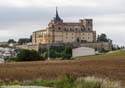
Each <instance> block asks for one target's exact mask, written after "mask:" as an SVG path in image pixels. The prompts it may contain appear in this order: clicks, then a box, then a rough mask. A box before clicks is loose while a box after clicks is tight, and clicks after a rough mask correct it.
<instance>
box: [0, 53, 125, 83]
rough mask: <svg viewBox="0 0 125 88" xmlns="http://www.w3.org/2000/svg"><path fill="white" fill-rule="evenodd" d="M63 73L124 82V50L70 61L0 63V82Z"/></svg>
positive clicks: (50, 77) (49, 76) (56, 75)
mask: <svg viewBox="0 0 125 88" xmlns="http://www.w3.org/2000/svg"><path fill="white" fill-rule="evenodd" d="M65 74H73V75H75V76H78V77H81V76H96V77H102V78H103V77H104V78H107V77H108V78H110V79H112V80H116V81H121V82H122V83H125V52H123V51H122V52H120V53H119V52H115V53H113V54H112V53H111V54H106V55H99V56H90V57H81V59H80V60H71V61H44V62H42V61H39V62H18V63H5V64H0V82H12V81H26V80H36V79H49V80H50V79H55V78H57V77H59V76H63V75H65Z"/></svg>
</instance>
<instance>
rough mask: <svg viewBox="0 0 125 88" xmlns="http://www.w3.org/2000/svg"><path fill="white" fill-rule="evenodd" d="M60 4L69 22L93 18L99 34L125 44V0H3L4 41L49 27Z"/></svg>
mask: <svg viewBox="0 0 125 88" xmlns="http://www.w3.org/2000/svg"><path fill="white" fill-rule="evenodd" d="M56 6H57V7H58V10H59V15H60V17H61V18H62V19H63V20H64V21H65V22H74V21H75V22H78V21H79V19H85V18H92V19H93V22H94V30H96V31H97V34H100V33H106V34H107V36H108V38H110V39H112V40H113V43H115V44H119V45H125V0H0V42H2V41H7V40H8V39H15V40H18V39H19V38H25V37H29V36H30V35H31V34H32V32H33V31H37V30H41V29H44V28H46V27H47V24H48V22H50V20H52V19H53V17H54V16H55V9H56Z"/></svg>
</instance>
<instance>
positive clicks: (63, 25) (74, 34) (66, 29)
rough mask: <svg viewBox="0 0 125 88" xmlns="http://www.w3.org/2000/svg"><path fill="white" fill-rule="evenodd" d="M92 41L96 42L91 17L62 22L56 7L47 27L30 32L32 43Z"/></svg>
mask: <svg viewBox="0 0 125 88" xmlns="http://www.w3.org/2000/svg"><path fill="white" fill-rule="evenodd" d="M77 42H80V43H93V42H96V31H94V30H93V20H92V19H80V20H79V22H63V20H62V19H61V18H60V17H59V15H58V11H57V9H56V16H55V17H54V19H53V20H51V21H50V22H49V24H48V27H46V28H45V29H41V30H39V31H35V32H33V34H32V43H33V44H34V45H39V44H47V43H77Z"/></svg>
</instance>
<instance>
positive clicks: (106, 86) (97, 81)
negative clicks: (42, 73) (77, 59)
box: [0, 75, 121, 88]
mask: <svg viewBox="0 0 125 88" xmlns="http://www.w3.org/2000/svg"><path fill="white" fill-rule="evenodd" d="M0 86H46V87H52V88H121V85H120V83H118V82H113V81H110V80H108V79H101V78H96V77H79V78H76V77H74V76H71V75H65V76H64V77H60V78H58V79H57V80H51V81H50V80H49V81H47V80H37V81H33V82H26V83H12V84H7V85H6V84H1V85H0Z"/></svg>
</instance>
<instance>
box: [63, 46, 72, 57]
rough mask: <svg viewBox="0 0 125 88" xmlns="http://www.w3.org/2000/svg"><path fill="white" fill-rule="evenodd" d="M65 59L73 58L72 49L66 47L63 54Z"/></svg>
mask: <svg viewBox="0 0 125 88" xmlns="http://www.w3.org/2000/svg"><path fill="white" fill-rule="evenodd" d="M62 57H63V59H71V57H72V48H71V47H65V49H64V51H63V53H62Z"/></svg>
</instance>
